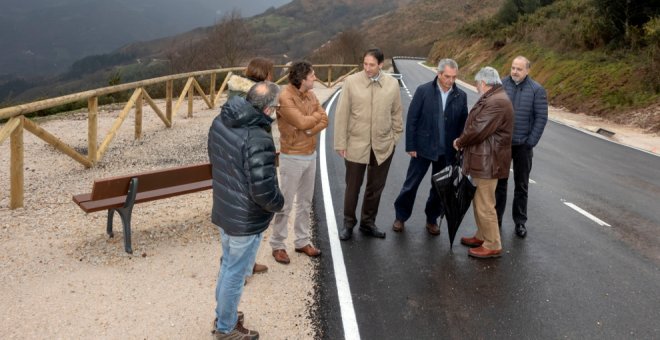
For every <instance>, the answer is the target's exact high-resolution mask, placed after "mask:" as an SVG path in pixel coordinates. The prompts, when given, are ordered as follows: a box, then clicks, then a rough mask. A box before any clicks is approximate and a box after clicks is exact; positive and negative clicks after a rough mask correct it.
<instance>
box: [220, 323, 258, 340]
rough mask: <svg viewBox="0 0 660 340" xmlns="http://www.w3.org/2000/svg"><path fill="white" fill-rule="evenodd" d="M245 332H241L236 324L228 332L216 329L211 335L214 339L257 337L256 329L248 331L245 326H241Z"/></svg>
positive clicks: (227, 339) (238, 339)
mask: <svg viewBox="0 0 660 340" xmlns="http://www.w3.org/2000/svg"><path fill="white" fill-rule="evenodd" d="M243 329H244V330H245V331H246V332H247V333H243V332H241V331H240V330H239V329H238V325H237V326H236V328H234V329H233V330H232V331H231V332H229V333H222V332H218V331H216V332H215V333H214V334H213V337H214V338H215V339H216V340H257V339H259V333H257V332H256V331H250V330H248V329H246V328H243Z"/></svg>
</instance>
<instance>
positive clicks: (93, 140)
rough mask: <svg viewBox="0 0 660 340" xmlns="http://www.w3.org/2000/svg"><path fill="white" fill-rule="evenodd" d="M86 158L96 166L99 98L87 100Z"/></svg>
mask: <svg viewBox="0 0 660 340" xmlns="http://www.w3.org/2000/svg"><path fill="white" fill-rule="evenodd" d="M87 111H88V114H87V158H88V159H89V161H90V162H92V164H96V151H97V149H98V127H99V122H98V111H99V97H90V98H89V99H88V100H87Z"/></svg>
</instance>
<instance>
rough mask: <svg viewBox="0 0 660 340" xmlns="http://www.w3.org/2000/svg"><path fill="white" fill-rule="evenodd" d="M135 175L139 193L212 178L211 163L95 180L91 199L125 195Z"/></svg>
mask: <svg viewBox="0 0 660 340" xmlns="http://www.w3.org/2000/svg"><path fill="white" fill-rule="evenodd" d="M135 177H137V178H138V193H140V192H145V191H151V190H156V189H162V188H168V187H173V186H177V185H185V184H190V183H195V182H200V181H204V180H209V179H211V178H212V174H211V164H210V163H206V164H198V165H188V166H182V167H178V168H169V169H163V170H155V171H149V172H143V173H139V174H132V175H126V176H118V177H111V178H104V179H100V180H96V181H94V186H93V187H92V197H91V199H92V200H101V199H106V198H112V197H118V196H125V195H126V193H127V192H128V186H129V183H130V182H131V179H132V178H135Z"/></svg>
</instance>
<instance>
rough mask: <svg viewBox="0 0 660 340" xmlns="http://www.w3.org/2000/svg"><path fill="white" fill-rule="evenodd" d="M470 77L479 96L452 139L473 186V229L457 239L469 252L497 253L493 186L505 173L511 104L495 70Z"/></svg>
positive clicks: (508, 161) (480, 255)
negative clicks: (475, 226) (461, 153)
mask: <svg viewBox="0 0 660 340" xmlns="http://www.w3.org/2000/svg"><path fill="white" fill-rule="evenodd" d="M474 79H475V80H476V82H477V91H478V92H479V94H480V95H481V97H480V98H479V100H478V101H477V103H476V104H474V106H473V107H472V110H470V114H469V115H468V119H467V121H466V122H465V129H464V130H463V133H462V134H461V136H460V137H458V138H457V139H456V140H454V148H455V149H456V150H460V149H464V159H463V172H464V173H465V174H466V175H469V176H471V177H472V182H473V183H474V185H476V187H477V191H476V193H475V195H474V201H473V202H472V207H473V210H474V219H475V221H476V222H477V232H476V234H475V235H474V236H473V237H463V238H461V243H462V244H464V245H466V246H468V247H471V249H470V250H469V251H468V255H470V256H473V257H478V258H489V257H499V256H501V255H502V243H501V241H500V231H499V228H498V225H497V213H496V211H495V188H496V187H497V181H498V179H500V178H506V177H508V176H509V166H510V165H511V135H512V133H513V106H512V105H511V101H510V100H509V97H508V96H507V94H506V92H505V91H504V88H503V87H502V81H501V80H500V75H499V74H498V73H497V70H495V69H494V68H492V67H488V66H487V67H484V68H482V69H481V70H480V71H479V72H478V73H477V75H476V76H475V77H474Z"/></svg>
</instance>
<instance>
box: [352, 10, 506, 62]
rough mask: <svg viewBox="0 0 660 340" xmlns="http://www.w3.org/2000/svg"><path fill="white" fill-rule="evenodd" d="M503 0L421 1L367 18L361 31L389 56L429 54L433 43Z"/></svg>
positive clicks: (486, 13) (488, 11)
mask: <svg viewBox="0 0 660 340" xmlns="http://www.w3.org/2000/svg"><path fill="white" fill-rule="evenodd" d="M502 3H503V0H481V1H480V0H467V1H451V0H418V1H414V2H412V3H410V4H409V5H407V6H402V7H400V8H398V9H396V10H394V11H391V12H389V13H387V14H385V15H383V16H380V17H376V18H373V19H371V20H367V21H366V22H365V23H363V24H362V27H361V28H360V31H364V32H366V36H367V38H366V40H367V41H369V42H370V43H371V44H373V45H376V46H379V47H381V48H382V49H383V50H384V51H385V52H386V53H387V54H388V55H409V56H426V55H427V54H428V53H429V51H430V50H431V48H432V47H433V43H434V42H435V41H437V40H442V39H443V34H446V33H449V32H452V31H454V30H455V29H457V28H458V27H460V26H462V25H463V24H465V23H468V22H472V21H474V20H477V19H480V18H483V17H487V16H490V15H492V14H493V13H495V11H496V10H497V9H498V8H499V6H500V5H501V4H502Z"/></svg>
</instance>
